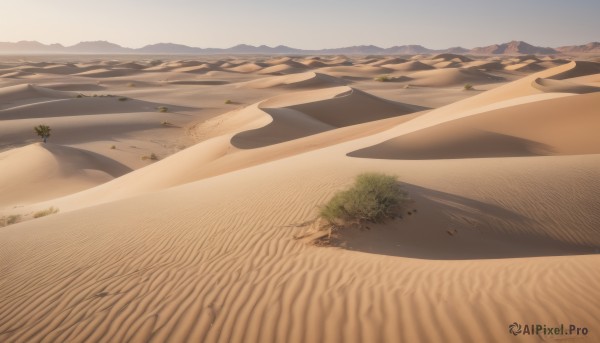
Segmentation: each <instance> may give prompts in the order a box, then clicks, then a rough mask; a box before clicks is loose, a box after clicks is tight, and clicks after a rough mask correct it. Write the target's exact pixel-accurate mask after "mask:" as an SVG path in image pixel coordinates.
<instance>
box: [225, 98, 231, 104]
mask: <svg viewBox="0 0 600 343" xmlns="http://www.w3.org/2000/svg"><path fill="white" fill-rule="evenodd" d="M231 104H233V101H231V100H229V99H227V100H225V105H231Z"/></svg>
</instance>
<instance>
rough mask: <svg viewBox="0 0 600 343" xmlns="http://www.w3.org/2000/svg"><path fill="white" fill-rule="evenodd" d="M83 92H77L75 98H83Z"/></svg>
mask: <svg viewBox="0 0 600 343" xmlns="http://www.w3.org/2000/svg"><path fill="white" fill-rule="evenodd" d="M83 96H84V95H83V94H77V96H76V98H83Z"/></svg>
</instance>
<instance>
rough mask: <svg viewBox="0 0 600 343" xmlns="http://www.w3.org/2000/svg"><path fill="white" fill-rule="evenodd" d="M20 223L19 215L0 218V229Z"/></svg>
mask: <svg viewBox="0 0 600 343" xmlns="http://www.w3.org/2000/svg"><path fill="white" fill-rule="evenodd" d="M20 221H21V215H20V214H11V215H8V216H4V217H1V218H0V227H4V226H8V225H12V224H16V223H18V222H20Z"/></svg>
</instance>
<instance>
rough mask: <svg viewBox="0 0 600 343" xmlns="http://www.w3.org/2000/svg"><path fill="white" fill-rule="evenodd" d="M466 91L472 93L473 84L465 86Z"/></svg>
mask: <svg viewBox="0 0 600 343" xmlns="http://www.w3.org/2000/svg"><path fill="white" fill-rule="evenodd" d="M464 89H465V90H466V91H471V90H473V85H472V84H470V83H467V84H466V85H465V87H464Z"/></svg>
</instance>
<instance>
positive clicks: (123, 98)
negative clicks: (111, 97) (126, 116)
mask: <svg viewBox="0 0 600 343" xmlns="http://www.w3.org/2000/svg"><path fill="white" fill-rule="evenodd" d="M127 100H129V98H127V97H124V96H122V97H120V98H119V101H127Z"/></svg>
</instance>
